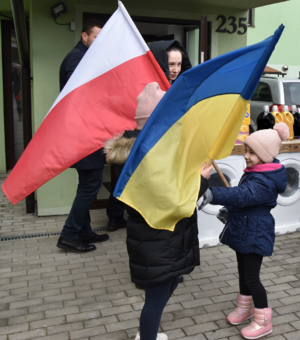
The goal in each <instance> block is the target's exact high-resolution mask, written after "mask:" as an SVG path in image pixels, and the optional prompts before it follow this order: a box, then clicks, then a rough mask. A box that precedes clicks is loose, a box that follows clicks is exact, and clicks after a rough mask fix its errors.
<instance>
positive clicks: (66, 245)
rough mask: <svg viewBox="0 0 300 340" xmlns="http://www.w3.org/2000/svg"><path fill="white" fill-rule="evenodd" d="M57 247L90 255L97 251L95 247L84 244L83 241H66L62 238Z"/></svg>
mask: <svg viewBox="0 0 300 340" xmlns="http://www.w3.org/2000/svg"><path fill="white" fill-rule="evenodd" d="M56 246H57V247H58V248H60V249H65V250H71V251H73V252H74V253H88V252H90V251H94V250H96V247H95V246H93V245H87V244H84V243H83V242H82V241H81V240H66V239H64V238H62V237H60V238H59V239H58V242H57V245H56Z"/></svg>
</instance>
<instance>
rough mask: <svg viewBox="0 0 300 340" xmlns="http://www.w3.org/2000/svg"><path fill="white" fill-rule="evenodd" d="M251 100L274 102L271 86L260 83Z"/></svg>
mask: <svg viewBox="0 0 300 340" xmlns="http://www.w3.org/2000/svg"><path fill="white" fill-rule="evenodd" d="M251 100H254V101H256V102H273V99H272V94H271V89H270V86H269V85H268V84H266V83H262V82H259V83H258V85H257V87H256V89H255V91H254V94H253V96H252V99H251Z"/></svg>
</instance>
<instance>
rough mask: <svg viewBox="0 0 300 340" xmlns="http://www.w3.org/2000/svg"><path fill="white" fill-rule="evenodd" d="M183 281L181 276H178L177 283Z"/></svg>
mask: <svg viewBox="0 0 300 340" xmlns="http://www.w3.org/2000/svg"><path fill="white" fill-rule="evenodd" d="M183 281H184V277H183V276H182V275H180V276H178V283H182V282H183Z"/></svg>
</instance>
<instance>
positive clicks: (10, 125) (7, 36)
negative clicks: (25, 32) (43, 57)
mask: <svg viewBox="0 0 300 340" xmlns="http://www.w3.org/2000/svg"><path fill="white" fill-rule="evenodd" d="M1 30H2V51H3V55H2V63H3V94H4V128H5V153H6V169H7V171H8V170H11V169H12V168H13V167H14V166H15V164H16V162H17V161H18V159H19V158H20V156H21V154H22V152H23V151H24V144H23V113H22V99H21V65H20V59H19V53H18V46H17V39H16V33H15V29H14V24H13V21H9V20H2V21H1Z"/></svg>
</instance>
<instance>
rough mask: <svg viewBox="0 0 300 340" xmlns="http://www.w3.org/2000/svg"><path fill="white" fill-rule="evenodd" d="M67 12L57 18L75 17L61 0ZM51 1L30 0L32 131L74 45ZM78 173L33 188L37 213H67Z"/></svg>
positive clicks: (44, 111)
mask: <svg viewBox="0 0 300 340" xmlns="http://www.w3.org/2000/svg"><path fill="white" fill-rule="evenodd" d="M64 3H65V5H66V6H67V7H68V13H66V14H65V15H63V16H62V17H61V18H58V20H57V21H58V22H60V23H65V22H70V21H73V20H74V6H72V1H66V0H65V1H64ZM53 4H54V3H53V1H52V0H43V1H40V0H32V3H31V9H30V13H31V16H30V31H31V57H32V76H33V89H32V110H33V131H34V132H35V131H36V130H37V129H38V127H39V126H40V124H41V122H42V121H43V119H44V117H45V115H46V114H47V112H48V111H49V109H50V108H51V106H52V104H53V103H54V101H55V99H56V97H57V96H58V94H59V67H60V64H61V62H62V60H63V58H64V57H65V56H66V54H67V53H68V52H69V51H70V50H71V49H72V48H73V47H74V32H71V31H70V28H69V26H60V25H57V24H56V23H55V22H54V20H53V18H52V17H51V12H50V8H51V6H53ZM76 188H77V172H76V170H74V169H68V170H66V171H64V172H63V173H61V174H60V175H58V176H57V177H55V178H53V179H52V180H51V181H49V182H47V183H46V184H45V185H43V186H42V187H41V188H39V189H38V190H37V191H36V199H37V202H38V204H37V207H38V215H56V214H67V213H68V212H69V210H70V206H71V203H72V201H73V199H74V197H75V192H76Z"/></svg>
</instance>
